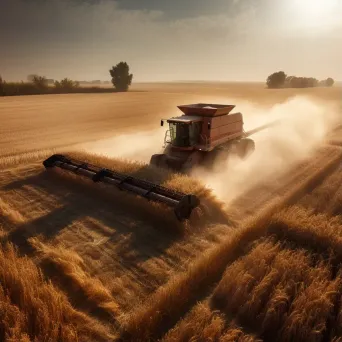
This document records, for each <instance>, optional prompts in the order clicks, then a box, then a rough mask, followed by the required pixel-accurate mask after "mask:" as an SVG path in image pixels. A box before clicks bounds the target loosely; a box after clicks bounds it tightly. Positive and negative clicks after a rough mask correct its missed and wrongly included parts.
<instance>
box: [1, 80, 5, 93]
mask: <svg viewBox="0 0 342 342" xmlns="http://www.w3.org/2000/svg"><path fill="white" fill-rule="evenodd" d="M4 87H5V81H4V80H3V79H2V77H1V76H0V96H3V95H5V89H4Z"/></svg>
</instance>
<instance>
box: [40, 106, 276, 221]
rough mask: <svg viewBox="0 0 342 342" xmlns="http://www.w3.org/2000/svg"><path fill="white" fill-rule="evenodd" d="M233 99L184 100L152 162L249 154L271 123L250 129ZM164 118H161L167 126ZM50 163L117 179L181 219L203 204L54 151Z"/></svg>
mask: <svg viewBox="0 0 342 342" xmlns="http://www.w3.org/2000/svg"><path fill="white" fill-rule="evenodd" d="M234 107H235V106H233V105H215V104H194V105H185V106H179V107H178V108H179V109H180V110H181V111H182V112H183V113H184V115H182V116H180V117H174V118H171V119H168V120H167V122H168V123H169V125H170V129H169V130H168V131H167V132H166V134H165V139H164V147H165V150H164V153H163V154H155V155H153V156H152V157H151V161H150V164H152V165H155V166H157V167H163V168H171V169H174V170H177V171H181V172H188V171H189V170H191V169H192V168H193V167H194V166H197V165H200V164H206V165H209V166H210V165H213V164H214V163H215V162H216V161H217V160H219V159H221V160H222V159H226V158H227V157H228V154H231V153H234V154H237V155H238V156H240V157H241V158H245V157H247V156H248V155H249V154H251V153H252V152H253V151H254V149H255V144H254V141H253V140H251V139H248V136H250V135H251V134H254V133H256V132H259V131H260V130H262V129H265V128H267V127H269V126H270V125H265V126H262V127H259V128H257V129H254V130H253V131H250V132H244V130H243V119H242V114H241V113H235V114H230V112H231V111H232V110H233V109H234ZM163 124H164V120H162V121H161V125H162V126H163ZM43 164H44V166H45V168H47V169H49V168H53V167H58V168H61V169H64V170H67V171H71V172H73V173H75V174H79V175H82V176H85V177H87V178H90V179H91V180H92V181H93V182H95V183H97V182H103V183H107V184H112V185H114V186H116V187H118V188H119V189H120V190H125V191H128V192H131V193H134V194H136V195H138V196H141V197H144V198H146V199H147V200H152V201H156V202H160V203H163V204H166V205H167V206H169V207H172V208H174V212H175V215H176V217H177V218H178V220H180V221H183V220H186V219H189V218H190V215H191V213H192V211H193V210H194V209H195V208H196V207H198V206H199V205H200V200H199V199H198V197H196V196H195V195H192V194H184V193H180V192H176V191H173V190H171V189H167V188H165V187H162V186H160V185H157V184H154V183H151V182H147V181H144V180H141V179H138V178H135V177H131V176H128V175H125V174H120V173H118V172H115V171H112V170H108V169H103V168H100V167H98V166H95V165H91V164H88V163H84V162H82V161H79V160H76V159H73V158H70V157H68V156H64V155H60V154H54V155H52V156H51V157H49V158H48V159H46V160H45V161H44V162H43Z"/></svg>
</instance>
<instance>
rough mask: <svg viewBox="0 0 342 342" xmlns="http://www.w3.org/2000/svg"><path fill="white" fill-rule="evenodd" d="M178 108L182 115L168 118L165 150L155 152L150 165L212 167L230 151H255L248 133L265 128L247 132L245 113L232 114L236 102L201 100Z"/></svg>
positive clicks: (240, 153)
mask: <svg viewBox="0 0 342 342" xmlns="http://www.w3.org/2000/svg"><path fill="white" fill-rule="evenodd" d="M178 108H179V109H180V110H181V111H182V112H183V115H181V116H178V117H173V118H170V119H168V120H166V121H167V122H168V124H169V130H167V131H166V133H165V138H164V148H165V150H164V153H162V154H154V155H153V156H152V157H151V161H150V164H152V165H155V166H158V167H162V168H170V169H173V170H176V171H181V172H187V171H189V170H191V169H192V168H193V167H194V166H196V165H201V164H203V165H206V166H212V165H214V163H215V162H216V161H218V160H225V159H226V158H227V156H228V154H232V153H233V154H236V155H238V156H239V157H241V158H245V157H247V156H248V155H249V154H251V153H252V152H253V151H254V149H255V144H254V141H253V140H251V139H248V136H250V135H251V134H253V133H256V131H259V130H261V129H262V127H260V128H258V129H257V130H253V131H251V132H245V131H244V130H243V118H242V114H241V113H231V111H232V110H233V109H234V108H235V106H234V105H220V104H206V103H198V104H191V105H183V106H178ZM164 121H165V120H162V121H161V126H163V125H164Z"/></svg>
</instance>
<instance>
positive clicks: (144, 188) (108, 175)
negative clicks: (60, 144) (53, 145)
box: [43, 154, 200, 221]
mask: <svg viewBox="0 0 342 342" xmlns="http://www.w3.org/2000/svg"><path fill="white" fill-rule="evenodd" d="M43 165H44V166H45V168H46V169H49V168H53V167H58V168H61V169H64V170H67V171H70V172H73V173H74V174H77V175H82V176H85V177H87V178H90V179H91V180H92V181H93V182H95V183H98V182H102V183H106V184H112V185H114V186H116V187H117V188H119V189H120V190H124V191H128V192H132V193H134V194H136V195H138V196H140V197H144V198H146V199H147V200H151V201H156V202H160V203H163V204H166V205H167V206H169V207H172V208H174V213H175V215H176V217H177V219H178V220H179V221H183V220H186V219H189V218H190V215H191V213H192V211H193V210H194V209H195V208H196V207H198V206H199V205H200V200H199V199H198V197H197V196H195V195H191V194H184V193H181V192H178V191H174V190H170V189H168V188H165V187H162V186H160V185H157V184H154V183H152V182H147V181H144V180H141V179H138V178H135V177H132V176H128V175H125V174H122V173H118V172H115V171H112V170H109V169H106V168H101V167H98V166H95V165H92V164H88V163H85V162H82V161H80V160H77V159H73V158H70V157H68V156H66V155H61V154H54V155H52V156H51V157H49V158H48V159H46V160H45V161H44V162H43Z"/></svg>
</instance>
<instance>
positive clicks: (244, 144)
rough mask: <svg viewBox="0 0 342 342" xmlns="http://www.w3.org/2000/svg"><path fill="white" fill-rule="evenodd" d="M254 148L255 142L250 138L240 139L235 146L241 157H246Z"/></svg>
mask: <svg viewBox="0 0 342 342" xmlns="http://www.w3.org/2000/svg"><path fill="white" fill-rule="evenodd" d="M254 150H255V143H254V140H252V139H241V140H240V142H239V144H238V146H237V155H238V156H239V157H240V158H241V159H246V158H247V157H249V156H250V155H251V154H252V153H253V152H254Z"/></svg>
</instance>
